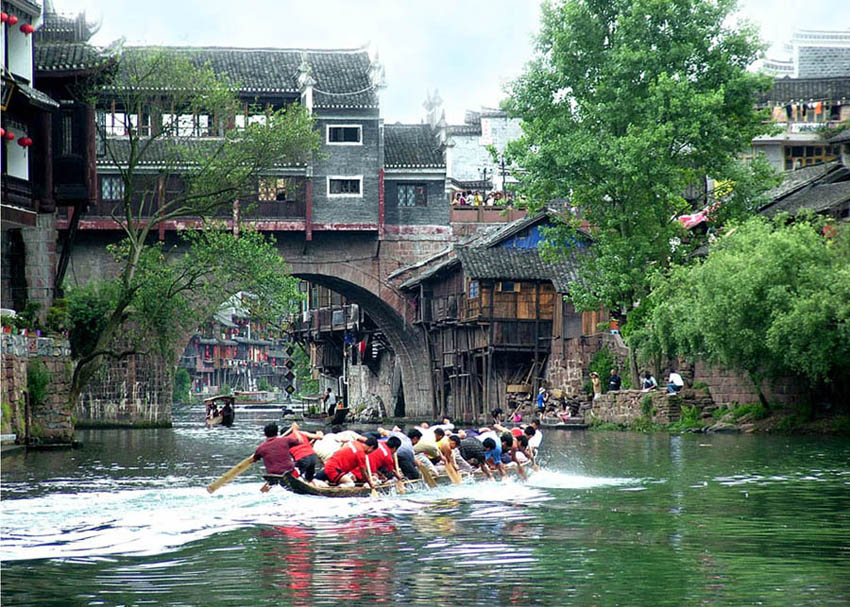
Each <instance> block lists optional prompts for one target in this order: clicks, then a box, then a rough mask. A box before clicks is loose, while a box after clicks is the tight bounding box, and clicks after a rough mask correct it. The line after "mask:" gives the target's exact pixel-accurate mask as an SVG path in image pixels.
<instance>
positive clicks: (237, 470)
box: [207, 455, 254, 493]
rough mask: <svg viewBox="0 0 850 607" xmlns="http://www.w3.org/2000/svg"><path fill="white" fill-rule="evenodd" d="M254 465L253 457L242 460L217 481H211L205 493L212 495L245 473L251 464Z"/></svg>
mask: <svg viewBox="0 0 850 607" xmlns="http://www.w3.org/2000/svg"><path fill="white" fill-rule="evenodd" d="M253 463H254V456H253V455H250V456H248V457H246V458H245V459H243V460H242V461H241V462H239V463H238V464H236V465H235V466H233V467H232V468H231V469H230V470H228V471H227V472H225V473H224V474H222V475H221V476H220V477H218V479H216V480H215V481H213V482H212V483H210V484H209V485H208V486H207V491H208V492H210V493H213V492H214V491H216V490H217V489H219V488H220V487H221V486H222V485H226V484H227V483H229V482H230V481H232V480H233V479H234V478H236V477H237V476H239V475H240V474H242V473H243V472H245V471H246V470H247V469H248V468H250V467H251V464H253Z"/></svg>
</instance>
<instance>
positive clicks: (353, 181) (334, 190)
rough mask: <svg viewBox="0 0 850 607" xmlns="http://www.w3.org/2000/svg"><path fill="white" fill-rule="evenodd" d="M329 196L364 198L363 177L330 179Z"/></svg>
mask: <svg viewBox="0 0 850 607" xmlns="http://www.w3.org/2000/svg"><path fill="white" fill-rule="evenodd" d="M328 196H352V197H353V196H363V177H362V176H358V177H328Z"/></svg>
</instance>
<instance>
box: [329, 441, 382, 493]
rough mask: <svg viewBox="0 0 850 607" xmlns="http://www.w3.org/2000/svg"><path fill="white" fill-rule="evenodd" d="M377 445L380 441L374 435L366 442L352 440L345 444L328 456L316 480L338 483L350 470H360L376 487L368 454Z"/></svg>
mask: <svg viewBox="0 0 850 607" xmlns="http://www.w3.org/2000/svg"><path fill="white" fill-rule="evenodd" d="M377 447H378V441H377V439H376V438H375V437H374V436H370V437H369V438H367V439H366V442H365V443H361V442H359V441H351V442H348V443H346V444H344V445H343V446H342V447H340V448H339V449H338V450H337V452H336V453H334V454H333V455H331V456H330V457H329V458H328V461H326V462H325V467H324V469H323V470H322V471H321V472H319V473H318V474H317V475H316V476H315V478H316V480H320V481H326V482H328V483H330V484H331V485H338V484H339V482H340V480H341V479H342V477H343V476H345V475H346V474H348V473H349V472H354V471H355V470H359V471H360V474H361V476H362V477H363V478H364V479H366V482H367V483H369V486H370V487H372V488H373V489H374V488H375V481H374V480H373V479H372V475H371V474H370V472H369V470H368V468H367V465H368V464H367V463H366V462H367V460H366V456H367V455H369V454H370V453H372V451H374V450H375V449H376V448H377Z"/></svg>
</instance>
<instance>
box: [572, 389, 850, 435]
mask: <svg viewBox="0 0 850 607" xmlns="http://www.w3.org/2000/svg"><path fill="white" fill-rule="evenodd" d="M588 420H589V422H590V428H591V429H593V430H629V431H638V432H669V433H671V434H681V433H709V434H731V433H743V434H753V433H756V434H799V435H805V434H817V435H835V436H850V412H849V411H847V410H846V409H841V408H831V409H827V410H815V408H814V407H813V406H812V405H811V404H810V403H801V404H797V405H772V406H768V407H765V406H764V405H762V404H761V403H746V404H737V403H732V404H722V405H718V404H715V403H714V402H713V401H712V400H711V398H710V396H709V394H708V391H707V390H702V389H697V390H692V389H691V390H685V391H683V392H682V394H681V395H675V396H674V395H667V394H662V393H655V394H647V393H641V392H637V391H623V392H620V393H616V394H614V393H609V394H605V395H603V396H602V397H600V399H598V400H597V401H594V403H593V405H592V407H591V408H590V412H589V415H588Z"/></svg>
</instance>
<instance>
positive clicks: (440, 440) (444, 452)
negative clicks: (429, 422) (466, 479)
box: [434, 428, 460, 478]
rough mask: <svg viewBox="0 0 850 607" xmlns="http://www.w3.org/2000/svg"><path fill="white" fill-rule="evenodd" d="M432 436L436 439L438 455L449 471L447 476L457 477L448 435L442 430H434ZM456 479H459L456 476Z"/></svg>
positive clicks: (455, 463) (453, 454) (456, 467)
mask: <svg viewBox="0 0 850 607" xmlns="http://www.w3.org/2000/svg"><path fill="white" fill-rule="evenodd" d="M434 436H435V437H436V438H437V447H438V448H439V449H440V455H441V456H442V459H443V461H444V462H445V463H446V468H448V469H450V470H449V476H450V477H452V476H456V475H458V473H459V472H458V466H457V462H455V453H454V450H453V449H452V444H451V442H450V441H449V437H448V435H446V433H445V431H444V430H443V429H442V428H435V429H434ZM458 478H460V477H459V476H458Z"/></svg>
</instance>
